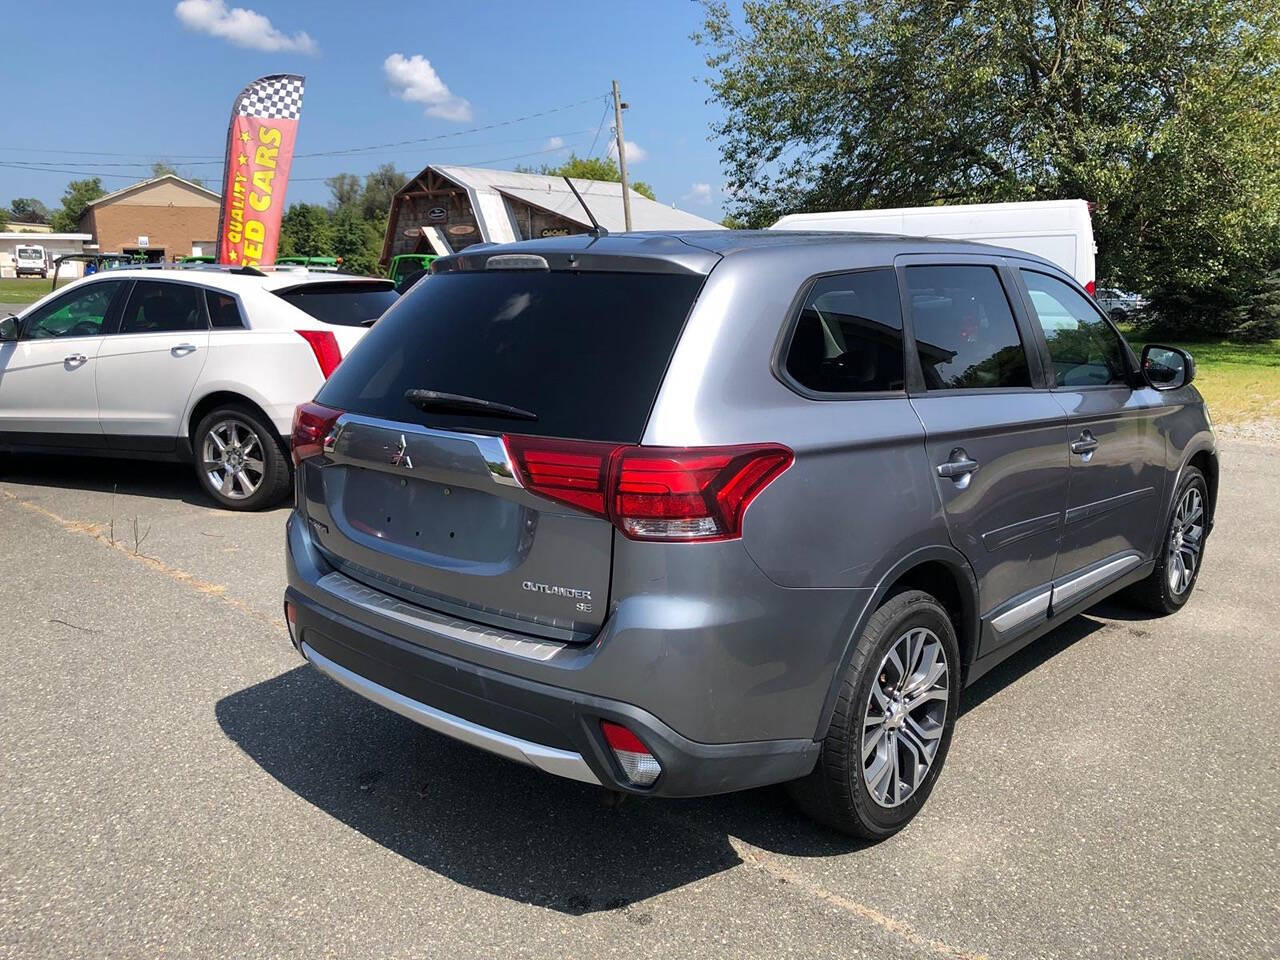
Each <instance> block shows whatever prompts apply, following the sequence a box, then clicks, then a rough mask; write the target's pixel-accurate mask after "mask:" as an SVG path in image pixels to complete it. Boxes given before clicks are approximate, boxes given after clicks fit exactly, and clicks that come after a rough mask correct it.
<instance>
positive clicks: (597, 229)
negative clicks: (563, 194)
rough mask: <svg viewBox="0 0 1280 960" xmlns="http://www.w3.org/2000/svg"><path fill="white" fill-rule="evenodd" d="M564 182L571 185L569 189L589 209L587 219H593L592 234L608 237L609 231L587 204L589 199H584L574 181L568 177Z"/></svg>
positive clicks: (597, 237) (598, 236)
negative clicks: (601, 224)
mask: <svg viewBox="0 0 1280 960" xmlns="http://www.w3.org/2000/svg"><path fill="white" fill-rule="evenodd" d="M564 182H565V183H567V184H568V185H569V189H570V190H572V191H573V195H574V196H575V197H577V198H578V202H579V203H580V204H582V209H583V210H585V211H587V219H588V220H590V221H591V230H590V233H591V236H593V237H595V238H596V239H597V240H599V239H600V238H601V237H607V236H608V235H609V231H608V230H606V229H605V228H604V227H602V226H600V221H598V220H597V219H596V215H595V214H594V213H592V212H591V208H590V207H588V206H587V201H585V200H583V199H582V194H580V193H579V192H578V188H577V187H575V186H574V185H573V181H572V180H570V179H569V178H568V177H565V178H564Z"/></svg>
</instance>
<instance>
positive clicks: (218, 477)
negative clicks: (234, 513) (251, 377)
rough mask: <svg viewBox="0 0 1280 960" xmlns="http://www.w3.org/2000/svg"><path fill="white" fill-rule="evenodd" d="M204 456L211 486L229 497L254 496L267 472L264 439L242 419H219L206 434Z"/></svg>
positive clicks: (230, 498)
mask: <svg viewBox="0 0 1280 960" xmlns="http://www.w3.org/2000/svg"><path fill="white" fill-rule="evenodd" d="M201 457H202V460H203V463H204V470H205V475H206V476H207V477H208V478H209V484H210V486H211V487H213V489H215V490H217V491H218V492H219V493H220V494H221V495H222V496H224V497H226V498H227V499H229V500H245V499H247V498H249V497H251V496H253V495H254V494H255V493H257V491H258V488H259V487H261V486H262V481H263V478H264V477H265V476H266V472H267V467H266V461H265V458H264V455H263V449H262V441H261V440H260V439H259V437H258V435H257V434H256V433H255V432H254V431H253V429H252V428H251V427H249V425H248V424H246V423H245V422H244V421H242V420H236V419H232V418H228V419H226V420H219V421H218V422H217V423H215V424H214V425H213V426H212V427H211V428H210V429H209V432H208V433H207V434H205V438H204V444H203V449H202V451H201Z"/></svg>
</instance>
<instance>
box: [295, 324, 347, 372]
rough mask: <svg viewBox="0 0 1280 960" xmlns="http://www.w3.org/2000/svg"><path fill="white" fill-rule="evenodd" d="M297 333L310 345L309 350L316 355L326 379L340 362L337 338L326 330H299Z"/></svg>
mask: <svg viewBox="0 0 1280 960" xmlns="http://www.w3.org/2000/svg"><path fill="white" fill-rule="evenodd" d="M297 334H298V336H300V337H301V338H302V339H303V340H305V341H307V343H309V344H310V345H311V352H312V353H314V354H315V355H316V363H318V364H320V372H321V373H322V374H324V378H325V379H326V380H328V379H329V374H331V373H333V371H335V370H337V369H338V364H340V363H341V362H342V351H341V350H340V349H338V338H337V337H335V336H334V335H333V334H332V333H330V332H329V331H328V330H299V331H297Z"/></svg>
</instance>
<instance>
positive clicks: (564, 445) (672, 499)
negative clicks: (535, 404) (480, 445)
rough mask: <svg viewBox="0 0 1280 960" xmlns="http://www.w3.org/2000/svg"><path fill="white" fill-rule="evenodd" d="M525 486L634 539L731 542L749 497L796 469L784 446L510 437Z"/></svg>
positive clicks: (739, 532) (739, 530)
mask: <svg viewBox="0 0 1280 960" xmlns="http://www.w3.org/2000/svg"><path fill="white" fill-rule="evenodd" d="M503 439H504V440H505V442H506V444H507V449H508V450H509V451H510V452H511V456H512V459H513V460H514V462H515V466H516V470H517V471H518V472H519V474H520V480H521V482H522V483H523V484H524V486H525V488H526V489H527V490H530V491H531V492H533V493H536V494H539V495H540V496H544V497H546V498H548V499H550V500H556V501H559V502H560V503H567V504H570V505H571V506H574V507H577V508H578V509H580V510H585V511H586V512H588V513H591V514H594V515H596V516H598V517H602V518H604V519H606V520H609V521H610V522H611V523H613V524H614V525H615V526H616V527H617V528H618V529H619V530H621V531H622V532H623V533H624V534H625V535H626V536H628V537H630V538H631V539H633V540H659V541H666V542H680V541H691V540H697V541H707V540H733V539H736V538H738V537H740V536H742V518H743V515H744V514H745V513H746V511H747V507H748V506H749V505H750V503H751V501H752V500H753V499H754V498H755V497H756V495H757V494H759V493H760V491H761V490H763V489H764V488H765V487H767V486H768V485H769V484H770V483H771V482H772V481H773V480H774V479H775V478H777V477H778V476H779V475H780V474H781V473H782V472H783V471H784V470H786V469H787V467H789V466H791V463H792V461H793V460H794V459H795V457H794V455H793V454H792V452H791V451H790V450H788V449H787V448H786V447H784V446H781V445H779V444H772V443H767V444H751V445H743V446H728V447H637V446H622V445H616V444H609V443H594V442H587V441H580V440H555V439H547V438H545V437H525V436H516V435H507V436H505V437H504V438H503Z"/></svg>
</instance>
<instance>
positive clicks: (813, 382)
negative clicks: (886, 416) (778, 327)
mask: <svg viewBox="0 0 1280 960" xmlns="http://www.w3.org/2000/svg"><path fill="white" fill-rule="evenodd" d="M785 366H786V370H787V373H789V374H791V376H792V377H794V378H795V380H796V382H797V383H799V384H800V385H802V386H805V387H808V388H809V389H810V390H818V391H820V392H822V393H868V392H872V391H876V390H901V389H902V388H903V386H904V380H903V374H902V308H901V306H900V305H899V303H898V284H897V281H896V279H895V278H894V273H893V270H891V269H884V270H867V271H864V272H860V273H846V274H841V275H840V276H834V277H823V278H822V279H820V280H817V281H815V282H814V284H813V286H812V288H811V289H810V290H809V293H808V295H807V296H806V297H805V300H804V306H802V307H801V309H800V317H799V319H798V320H797V321H796V328H795V332H794V333H792V335H791V344H790V346H789V347H788V349H787V362H786V364H785Z"/></svg>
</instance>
